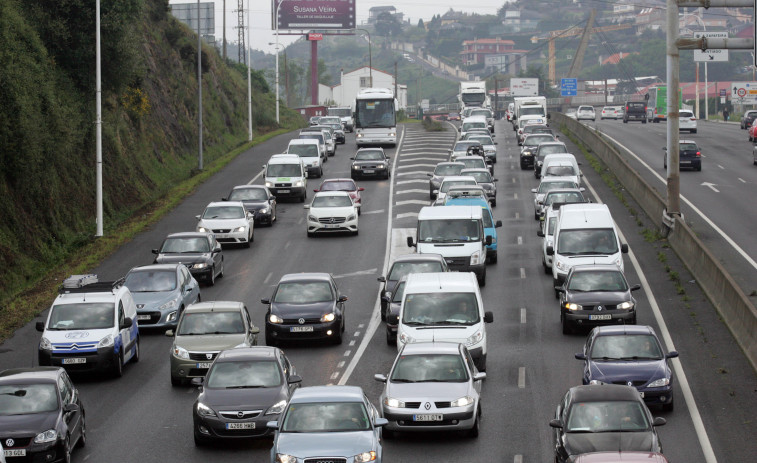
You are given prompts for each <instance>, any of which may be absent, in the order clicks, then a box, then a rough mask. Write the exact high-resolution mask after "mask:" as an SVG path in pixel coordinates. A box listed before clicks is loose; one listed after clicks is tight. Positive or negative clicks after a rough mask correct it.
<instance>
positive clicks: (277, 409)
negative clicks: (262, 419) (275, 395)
mask: <svg viewBox="0 0 757 463" xmlns="http://www.w3.org/2000/svg"><path fill="white" fill-rule="evenodd" d="M286 405H287V401H286V400H280V401H278V402H276V403H275V404H273V405H271V408H269V409H268V410H266V412H265V414H266V415H278V414H280V413H281V412H283V411H284V407H286Z"/></svg>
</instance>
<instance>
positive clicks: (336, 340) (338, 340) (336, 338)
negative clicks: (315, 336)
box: [333, 325, 344, 346]
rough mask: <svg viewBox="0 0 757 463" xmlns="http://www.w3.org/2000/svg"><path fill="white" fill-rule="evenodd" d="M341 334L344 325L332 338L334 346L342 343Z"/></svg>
mask: <svg viewBox="0 0 757 463" xmlns="http://www.w3.org/2000/svg"><path fill="white" fill-rule="evenodd" d="M343 332H344V325H342V327H341V328H340V329H338V330H337V333H336V335H335V336H334V339H333V341H334V344H336V345H337V346H338V345H340V344H341V343H342V333H343Z"/></svg>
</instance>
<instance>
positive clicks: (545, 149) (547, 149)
mask: <svg viewBox="0 0 757 463" xmlns="http://www.w3.org/2000/svg"><path fill="white" fill-rule="evenodd" d="M567 152H568V150H567V149H565V145H545V146H540V147H539V156H546V155H548V154H559V153H567Z"/></svg>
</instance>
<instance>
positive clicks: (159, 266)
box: [129, 263, 184, 273]
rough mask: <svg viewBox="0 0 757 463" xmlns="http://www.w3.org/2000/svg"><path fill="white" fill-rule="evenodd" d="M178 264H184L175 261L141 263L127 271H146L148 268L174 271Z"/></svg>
mask: <svg viewBox="0 0 757 463" xmlns="http://www.w3.org/2000/svg"><path fill="white" fill-rule="evenodd" d="M179 266H182V267H183V266H184V264H181V263H176V264H152V265H142V266H140V267H134V268H132V269H131V270H129V273H131V272H147V271H150V270H174V271H176V268H177V267H179Z"/></svg>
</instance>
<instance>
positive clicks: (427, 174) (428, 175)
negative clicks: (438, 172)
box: [426, 173, 434, 177]
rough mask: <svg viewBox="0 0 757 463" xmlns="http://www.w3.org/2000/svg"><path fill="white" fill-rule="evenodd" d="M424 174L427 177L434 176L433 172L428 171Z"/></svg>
mask: <svg viewBox="0 0 757 463" xmlns="http://www.w3.org/2000/svg"><path fill="white" fill-rule="evenodd" d="M426 176H427V177H433V176H434V174H429V173H426Z"/></svg>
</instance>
